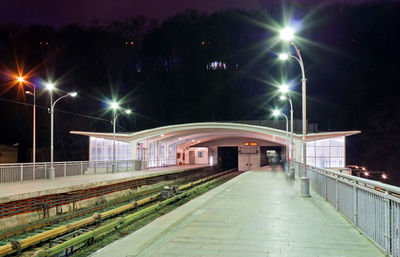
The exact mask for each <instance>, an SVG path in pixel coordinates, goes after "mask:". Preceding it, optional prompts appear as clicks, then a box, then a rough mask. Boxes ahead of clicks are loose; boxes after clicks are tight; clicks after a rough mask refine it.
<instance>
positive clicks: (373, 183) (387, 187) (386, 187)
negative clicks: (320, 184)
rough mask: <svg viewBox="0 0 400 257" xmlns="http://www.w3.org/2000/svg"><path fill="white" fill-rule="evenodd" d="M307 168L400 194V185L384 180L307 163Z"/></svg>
mask: <svg viewBox="0 0 400 257" xmlns="http://www.w3.org/2000/svg"><path fill="white" fill-rule="evenodd" d="M293 162H295V163H297V164H299V165H301V166H303V163H301V162H297V161H293ZM307 168H308V169H312V170H314V171H316V172H319V173H325V174H326V173H331V174H333V175H336V176H337V177H343V178H346V179H349V180H353V181H355V182H358V183H359V184H360V183H361V184H366V185H370V186H373V187H379V188H381V189H383V190H385V191H387V192H388V193H389V192H393V193H395V194H400V187H397V186H393V185H389V184H385V183H382V182H379V181H376V180H371V179H366V178H360V177H356V176H353V175H348V174H345V173H341V172H338V171H334V170H328V169H324V168H318V167H315V166H311V165H307Z"/></svg>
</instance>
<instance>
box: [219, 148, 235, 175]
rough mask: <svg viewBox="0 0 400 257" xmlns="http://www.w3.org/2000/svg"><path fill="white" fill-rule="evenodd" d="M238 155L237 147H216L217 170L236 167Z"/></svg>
mask: <svg viewBox="0 0 400 257" xmlns="http://www.w3.org/2000/svg"><path fill="white" fill-rule="evenodd" d="M238 157H239V155H238V148H237V147H218V168H219V170H229V169H237V168H238Z"/></svg>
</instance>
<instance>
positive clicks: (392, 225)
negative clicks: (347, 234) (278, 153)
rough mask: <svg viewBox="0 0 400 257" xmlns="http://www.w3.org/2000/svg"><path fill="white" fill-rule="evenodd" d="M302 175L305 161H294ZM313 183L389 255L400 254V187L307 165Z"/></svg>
mask: <svg viewBox="0 0 400 257" xmlns="http://www.w3.org/2000/svg"><path fill="white" fill-rule="evenodd" d="M293 165H294V167H295V171H296V173H297V175H298V177H300V176H301V175H302V170H304V165H303V164H301V163H298V162H293ZM307 174H308V176H309V178H310V183H311V187H312V188H313V189H314V190H315V191H316V192H317V193H318V194H320V195H321V196H322V197H324V198H325V199H326V200H327V201H328V202H329V203H331V204H332V205H333V206H335V207H336V209H337V211H338V212H340V213H341V214H342V215H343V216H345V217H346V218H347V219H348V220H349V221H350V222H351V223H353V224H354V225H355V226H357V228H358V229H359V230H360V232H362V233H363V234H364V235H365V236H367V237H368V238H369V239H370V240H372V241H373V242H374V243H375V244H376V245H377V246H378V247H379V248H381V249H382V250H383V251H385V252H386V254H387V255H389V256H393V257H400V235H399V234H400V187H396V186H392V185H388V184H384V183H381V182H378V181H374V180H369V179H364V178H359V177H355V176H352V175H348V174H345V173H341V172H337V171H332V170H327V169H321V168H317V167H313V166H309V165H307Z"/></svg>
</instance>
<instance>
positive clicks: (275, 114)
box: [272, 110, 289, 173]
mask: <svg viewBox="0 0 400 257" xmlns="http://www.w3.org/2000/svg"><path fill="white" fill-rule="evenodd" d="M272 114H273V115H274V116H275V117H278V116H279V115H282V116H284V117H285V119H286V151H285V154H286V166H285V172H286V173H288V160H289V149H288V147H289V142H288V130H289V121H288V117H287V116H286V114H284V113H281V112H280V111H279V110H274V111H273V112H272Z"/></svg>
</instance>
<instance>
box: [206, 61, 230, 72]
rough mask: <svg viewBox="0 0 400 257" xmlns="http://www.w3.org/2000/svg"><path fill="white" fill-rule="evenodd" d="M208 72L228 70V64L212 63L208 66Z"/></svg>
mask: <svg viewBox="0 0 400 257" xmlns="http://www.w3.org/2000/svg"><path fill="white" fill-rule="evenodd" d="M206 69H207V70H226V63H225V62H221V61H214V62H210V63H209V64H207V66H206Z"/></svg>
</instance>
